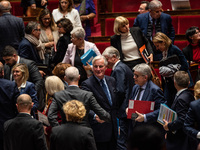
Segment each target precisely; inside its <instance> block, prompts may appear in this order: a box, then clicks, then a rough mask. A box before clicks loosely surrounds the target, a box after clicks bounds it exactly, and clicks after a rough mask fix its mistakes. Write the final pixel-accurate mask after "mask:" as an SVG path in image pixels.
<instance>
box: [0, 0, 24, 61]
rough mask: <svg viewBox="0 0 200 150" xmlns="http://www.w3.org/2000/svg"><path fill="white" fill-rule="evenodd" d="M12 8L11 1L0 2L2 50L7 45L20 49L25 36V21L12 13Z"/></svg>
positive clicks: (0, 45)
mask: <svg viewBox="0 0 200 150" xmlns="http://www.w3.org/2000/svg"><path fill="white" fill-rule="evenodd" d="M11 8H12V6H11V5H10V2H9V1H6V0H3V1H1V2H0V16H1V17H0V33H1V34H0V52H1V51H2V50H3V49H4V47H5V46H6V45H11V46H13V47H14V48H15V49H16V50H18V46H19V43H20V41H21V40H22V38H23V37H24V22H23V20H22V18H18V17H15V16H13V15H11V13H10V10H11ZM1 60H2V58H0V61H1Z"/></svg>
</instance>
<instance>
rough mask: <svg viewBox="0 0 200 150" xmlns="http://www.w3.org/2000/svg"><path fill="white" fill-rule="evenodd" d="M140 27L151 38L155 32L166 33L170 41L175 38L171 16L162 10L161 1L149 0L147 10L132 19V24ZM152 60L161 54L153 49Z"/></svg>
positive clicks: (157, 58) (158, 57) (159, 57)
mask: <svg viewBox="0 0 200 150" xmlns="http://www.w3.org/2000/svg"><path fill="white" fill-rule="evenodd" d="M133 26H136V27H140V29H141V30H142V32H143V33H144V35H145V36H146V37H147V38H148V39H149V40H152V37H153V36H154V35H155V34H156V33H157V32H162V33H164V34H166V35H167V36H168V37H169V38H170V39H171V40H172V41H174V39H175V31H174V27H173V25H172V19H171V16H170V15H168V14H165V13H163V12H162V3H161V2H160V1H155V0H153V1H151V2H150V3H149V12H147V13H143V14H139V15H138V16H137V18H136V19H135V21H134V25H133ZM154 53H155V55H156V56H154V60H160V59H161V58H162V55H161V54H160V53H158V52H156V51H154Z"/></svg>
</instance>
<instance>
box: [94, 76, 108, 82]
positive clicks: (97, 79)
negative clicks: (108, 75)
mask: <svg viewBox="0 0 200 150" xmlns="http://www.w3.org/2000/svg"><path fill="white" fill-rule="evenodd" d="M94 76H95V75H94ZM95 78H96V79H97V80H98V81H99V83H100V81H101V80H103V81H104V82H105V81H106V80H105V76H104V77H103V79H99V78H98V77H96V76H95Z"/></svg>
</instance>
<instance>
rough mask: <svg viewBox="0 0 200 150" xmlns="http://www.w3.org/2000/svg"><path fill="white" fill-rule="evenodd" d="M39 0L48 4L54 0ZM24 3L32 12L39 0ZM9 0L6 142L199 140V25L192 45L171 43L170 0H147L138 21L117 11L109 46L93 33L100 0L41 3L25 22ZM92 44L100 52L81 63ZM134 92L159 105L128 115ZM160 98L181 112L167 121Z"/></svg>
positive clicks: (159, 144) (1, 120)
mask: <svg viewBox="0 0 200 150" xmlns="http://www.w3.org/2000/svg"><path fill="white" fill-rule="evenodd" d="M39 4H40V5H41V7H43V8H45V7H46V5H47V4H48V1H46V0H42V1H41V2H40V3H39ZM22 6H23V7H24V15H26V11H27V7H28V6H31V8H32V9H35V7H36V6H38V4H37V5H36V2H35V1H34V0H32V1H31V2H30V3H27V2H22ZM11 8H12V7H11V4H10V2H9V1H6V0H3V1H1V2H0V33H1V34H0V53H1V55H0V149H2V150H27V149H30V150H47V149H50V150H61V149H70V150H135V149H137V150H147V149H150V150H164V149H167V150H176V149H177V150H197V149H199V148H200V144H199V140H200V115H199V114H198V113H199V107H200V104H199V103H200V100H199V99H200V81H198V80H199V79H200V77H199V68H200V65H199V67H198V71H197V73H196V74H197V76H196V79H195V80H193V79H192V76H191V74H190V71H189V65H190V64H192V63H199V60H200V53H199V52H200V47H199V41H200V32H199V28H198V27H190V28H189V29H188V30H187V31H186V38H187V40H188V42H189V45H188V46H187V47H185V48H184V49H183V51H182V50H180V49H179V48H178V47H177V46H175V45H173V42H174V39H175V31H174V28H173V25H172V19H171V16H170V15H168V14H165V13H163V12H162V11H163V10H162V3H161V2H160V1H159V0H152V1H150V2H149V1H142V2H141V5H140V7H139V10H138V12H139V13H140V14H139V15H138V16H137V17H136V19H135V21H134V24H133V27H129V26H132V25H130V24H129V21H128V19H127V18H125V17H123V16H118V17H116V18H115V21H114V27H113V30H114V33H115V35H113V36H111V38H110V45H111V46H109V47H107V48H106V49H105V50H104V51H103V53H102V54H101V53H100V51H99V50H98V48H97V46H96V45H95V43H92V42H88V41H87V37H88V36H90V35H91V28H90V20H92V19H93V18H94V17H95V15H96V11H95V7H94V3H93V1H92V0H74V1H73V0H59V6H58V8H57V9H54V10H53V11H52V12H50V11H49V10H48V9H46V8H45V9H43V10H42V11H41V12H40V15H39V18H38V22H35V21H30V22H29V23H28V24H27V25H26V27H24V23H23V21H22V19H20V18H18V17H16V16H13V15H12V14H11V13H10V10H11ZM89 51H93V52H94V53H95V55H96V56H95V57H94V58H92V63H91V64H89V63H87V64H86V65H83V62H82V59H81V56H83V55H84V54H85V53H87V52H89ZM153 61H160V63H159V73H160V75H161V81H162V87H159V86H158V85H156V84H155V83H154V82H153V80H152V69H153V68H152V65H151V63H152V62H153ZM43 67H47V69H48V70H50V73H49V72H45V70H44V69H43ZM107 68H109V69H111V70H112V72H111V74H110V76H107V75H106V70H107ZM194 85H195V86H194ZM193 86H194V92H193V91H191V89H192V87H193ZM129 100H138V101H151V102H154V106H152V107H153V110H152V111H151V112H149V113H142V112H140V111H136V112H135V113H133V114H131V116H132V118H131V119H127V115H128V112H129V109H131V107H133V106H131V105H129ZM161 104H165V105H167V106H168V108H170V109H172V110H174V111H175V112H176V113H177V117H178V118H177V119H176V120H174V121H172V122H168V121H167V120H165V119H164V120H163V122H164V123H163V124H162V125H161V124H159V123H158V122H157V118H158V115H159V111H160V105H161ZM140 107H143V106H140ZM38 120H39V121H38Z"/></svg>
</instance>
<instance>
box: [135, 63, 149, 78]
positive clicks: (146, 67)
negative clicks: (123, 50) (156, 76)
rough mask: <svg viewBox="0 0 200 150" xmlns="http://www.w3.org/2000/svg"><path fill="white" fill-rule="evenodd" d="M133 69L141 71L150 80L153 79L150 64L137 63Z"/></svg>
mask: <svg viewBox="0 0 200 150" xmlns="http://www.w3.org/2000/svg"><path fill="white" fill-rule="evenodd" d="M133 71H137V72H140V73H141V74H142V75H147V76H148V80H150V79H151V68H150V67H149V65H147V64H145V63H141V64H138V65H136V66H135V67H134V68H133Z"/></svg>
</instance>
